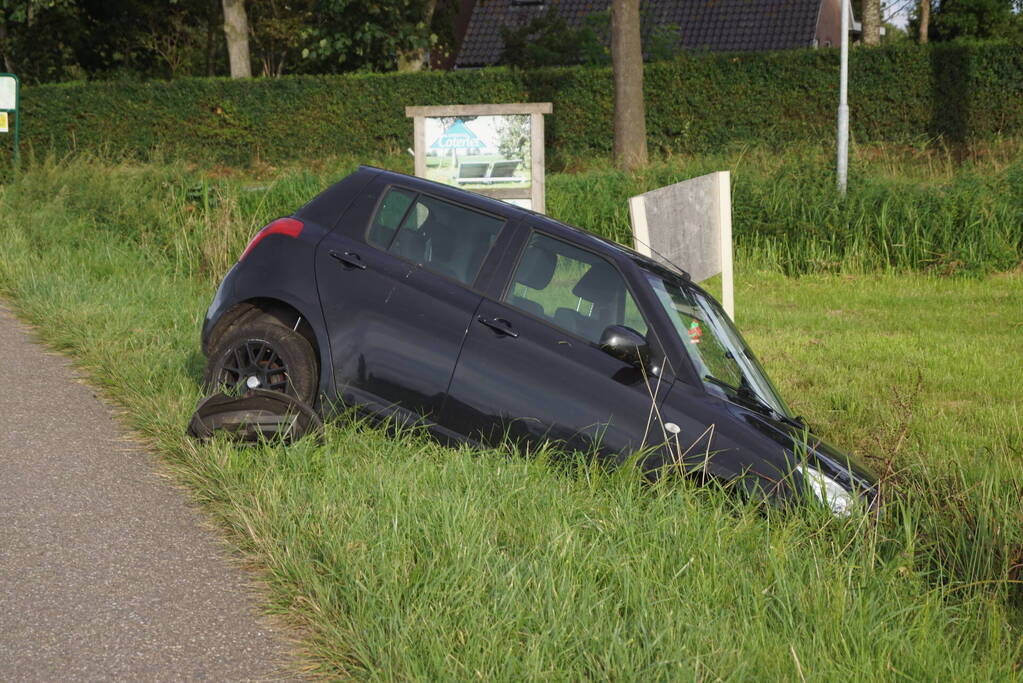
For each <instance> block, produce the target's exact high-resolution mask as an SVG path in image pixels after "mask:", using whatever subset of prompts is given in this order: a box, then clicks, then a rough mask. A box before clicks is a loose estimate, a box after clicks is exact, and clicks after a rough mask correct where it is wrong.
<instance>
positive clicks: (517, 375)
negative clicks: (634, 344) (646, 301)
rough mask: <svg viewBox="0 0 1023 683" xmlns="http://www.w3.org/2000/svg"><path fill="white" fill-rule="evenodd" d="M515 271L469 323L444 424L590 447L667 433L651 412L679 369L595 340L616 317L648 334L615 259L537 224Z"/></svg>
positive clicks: (613, 449)
mask: <svg viewBox="0 0 1023 683" xmlns="http://www.w3.org/2000/svg"><path fill="white" fill-rule="evenodd" d="M507 273H508V274H507V276H506V279H505V285H504V288H503V291H501V292H500V293H499V294H497V295H496V297H495V298H486V299H484V300H483V302H482V303H481V305H480V307H479V310H478V312H477V315H476V316H475V317H474V319H473V323H472V325H471V326H470V329H469V333H468V335H467V336H466V340H465V344H464V345H463V348H462V353H461V356H460V357H459V360H458V365H457V366H456V368H455V373H454V376H453V377H452V380H451V387H450V389H449V391H448V401H447V403H446V404H445V407H444V412H443V414H442V422H443V424H445V425H446V426H447V427H449V428H451V429H453V430H455V431H457V432H460V433H462V434H465V435H468V436H471V437H473V438H476V439H479V440H482V441H484V442H488V443H496V442H500V441H501V440H502V439H503V438H504V436H505V435H508V436H510V437H511V438H512V439H513V440H515V441H520V442H526V443H530V444H534V445H536V444H539V443H542V442H543V441H545V440H551V441H555V442H558V443H559V444H560V445H561V446H562V447H563V448H567V449H571V450H579V451H584V452H590V451H592V450H593V449H596V450H598V451H600V452H604V453H629V452H632V451H634V450H636V449H639V448H641V447H642V446H643V445H644V437H647V438H646V439H645V442H646V445H649V444H650V443H660V442H661V441H663V436H661V438H660V439H657V438H655V437H654V435H653V432H658V434H657V436H660V434H659V430H658V429H657V427H656V423H655V422H654V421H653V420H652V413H653V406H654V405H655V404H658V403H660V401H661V400H663V397H664V396H665V395H666V394H667V391H668V389H669V388H670V385H671V382H672V380H671V377H670V376H668V375H667V374H665V375H662V376H661V377H647V376H646V373H645V372H644V371H643V370H642V369H640V368H637V367H635V366H633V365H630V364H628V363H625V362H623V361H621V360H618V359H616V358H614V357H612V356H611V355H609V354H608V353H606V352H605V351H602V350H601V349H600V348H599V346H598V343H597V342H598V341H599V339H600V335H601V333H602V332H603V330H604V328H605V327H607V326H608V325H615V324H619V325H627V326H629V327H632V328H634V329H636V330H637V331H638V332H640V333H641V334H644V335H645V334H646V333H647V329H646V322H645V319H644V317H643V315H642V314H641V313H640V311H639V309H638V307H637V306H636V304H635V300H634V298H633V296H632V294H631V293H630V291H629V289H628V287H627V285H626V283H625V280H624V279H623V277H622V274H621V272H620V271H619V270H618V268H617V267H616V266H615V265H614V263H613V262H612V261H611V260H609V259H608V258H605V257H604V256H602V255H600V254H597V253H594V252H592V251H589V250H587V249H584V248H582V247H581V246H579V245H576V244H572V243H569V242H566V241H563V240H560V239H557V238H555V237H554V236H552V235H548V234H545V233H543V232H540V231H537V230H534V231H532V233H531V234H530V236H529V237H528V239H527V240H526V242H525V245H524V248H523V249H522V250H521V253H520V256H519V258H518V261H517V263H515V264H514V265H513V266H512V267H510V268H508V269H507Z"/></svg>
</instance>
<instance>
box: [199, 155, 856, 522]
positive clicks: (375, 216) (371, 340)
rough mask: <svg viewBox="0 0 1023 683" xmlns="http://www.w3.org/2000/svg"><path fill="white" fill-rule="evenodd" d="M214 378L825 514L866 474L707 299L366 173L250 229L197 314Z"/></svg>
mask: <svg viewBox="0 0 1023 683" xmlns="http://www.w3.org/2000/svg"><path fill="white" fill-rule="evenodd" d="M202 347H203V351H204V352H205V354H206V356H207V357H208V358H209V364H208V366H207V369H206V380H207V382H208V384H209V385H210V386H222V385H226V386H229V387H233V388H237V389H240V390H244V389H246V388H249V389H256V388H261V389H271V390H277V391H283V392H287V393H290V394H292V395H293V396H296V397H297V398H299V399H301V400H302V401H304V402H306V403H309V404H313V405H317V406H318V407H319V408H320V409H321V410H323V411H325V412H329V411H330V410H332V409H334V408H336V407H337V406H353V407H356V408H358V409H360V410H362V411H365V412H367V413H368V414H370V415H372V416H374V417H377V418H390V419H393V420H396V421H398V422H399V423H403V424H404V423H408V424H425V425H426V426H427V427H428V428H429V429H430V430H431V431H432V432H433V433H434V434H436V435H437V436H439V437H441V438H444V439H447V440H453V441H470V442H473V443H480V444H493V443H498V442H502V441H503V440H504V439H506V438H508V437H510V438H511V439H513V440H514V441H515V442H517V443H520V444H523V445H526V446H527V447H528V446H530V445H538V444H540V443H543V442H548V441H550V442H554V443H556V444H557V445H558V446H559V447H560V448H563V449H566V450H577V451H584V452H595V453H598V454H600V455H601V456H604V457H609V458H614V459H617V460H622V459H624V458H626V457H628V456H629V455H631V454H634V453H637V452H638V453H639V454H640V457H641V459H642V466H643V467H644V468H645V469H646V470H648V471H650V472H658V471H663V470H662V468H663V467H674V466H677V467H680V468H681V469H682V470H684V471H686V472H700V473H702V475H703V476H706V477H712V478H714V479H717V480H719V481H726V482H728V481H734V482H736V483H737V484H738V485H739V487H740V488H741V489H742V490H746V491H749V492H751V493H753V492H759V493H763V494H767V495H768V496H770V497H771V498H772V499H775V500H779V501H783V500H787V499H790V498H792V497H794V496H798V497H802V496H804V495H805V494H806V493H807V492H808V491H809V492H810V493H811V495H812V496H814V497H816V498H817V499H819V500H820V501H821V502H823V503H824V504H826V505H827V506H829V507H830V508H831V509H832V510H833V511H834V512H835V513H836V514H846V513H847V512H848V511H849V510H850V509H851V507H852V506H853V505H854V501H855V500H856V499H858V498H863V499H865V500H866V501H867V502H870V501H872V500H873V498H874V491H875V484H874V479H873V477H872V476H871V475H870V474H869V472H868V471H867V470H866V469H865V468H864V467H862V466H861V465H859V464H857V463H856V462H855V461H854V460H852V459H851V458H850V457H849V456H848V455H846V454H844V453H841V452H840V451H837V450H835V449H834V448H832V447H830V446H828V445H826V444H825V443H823V442H822V441H820V440H818V439H817V438H816V437H814V436H813V435H812V434H811V433H810V431H809V430H808V428H807V427H806V425H805V424H804V423H803V422H802V421H801V420H800V419H798V418H795V417H793V416H792V415H791V414H790V412H789V409H788V408H787V406H786V405H785V402H784V401H783V400H782V398H781V396H779V395H778V392H777V390H776V389H775V387H774V385H773V384H772V383H771V381H770V379H768V377H767V375H766V373H765V372H764V370H763V369H762V368H761V366H760V364H759V363H758V362H757V360H756V357H755V356H754V355H753V353H752V352H751V351H750V349H749V347H748V346H747V344H746V343H745V341H743V339H742V337H741V335H740V334H739V333H738V331H737V330H736V329H735V327H734V326H733V324H732V322H731V321H730V320H729V318H728V316H727V315H726V314H725V313H724V311H723V310H722V309H721V307H720V306H719V305H718V303H717V302H716V301H714V299H713V298H712V297H711V296H709V295H708V294H707V293H706V292H705V291H703V290H702V289H701V288H700V287H698V286H696V285H695V284H693V283H692V282H690V280H689V277H688V276H687V275H686V274H685V273H683V272H681V271H678V270H675V269H672V268H669V267H665V266H664V265H661V264H659V263H657V262H655V261H653V260H651V259H649V258H647V257H645V256H642V255H640V254H637V253H636V252H634V251H632V250H630V249H627V248H625V247H623V246H621V245H618V244H615V243H613V242H610V241H608V240H605V239H602V238H600V237H597V236H595V235H592V234H590V233H588V232H585V231H583V230H579V229H577V228H573V227H570V226H568V225H565V224H563V223H559V222H558V221H555V220H552V219H550V218H548V217H546V216H542V215H539V214H536V213H533V212H530V211H527V210H525V209H521V208H518V207H515V206H513V205H511V204H507V203H504V202H500V201H497V200H494V199H490V198H487V197H483V196H480V195H477V194H473V193H471V192H466V191H463V190H459V189H457V188H453V187H449V186H446V185H440V184H437V183H433V182H430V181H427V180H423V179H420V178H414V177H410V176H406V175H402V174H398V173H393V172H389V171H384V170H380V169H376V168H369V167H361V168H360V169H359V170H358V171H356V172H355V173H353V174H352V175H350V176H348V177H346V178H344V179H343V180H341V181H340V182H338V183H337V184H335V185H333V186H332V187H330V188H328V189H327V190H325V191H324V192H323V193H321V194H320V195H319V196H317V197H316V198H315V199H313V200H312V201H311V202H309V203H308V204H306V205H305V206H304V207H302V208H301V209H299V210H298V211H296V212H295V213H294V215H292V216H290V217H287V218H280V219H278V220H276V221H274V222H272V223H270V224H269V225H267V226H266V227H265V228H263V229H262V230H261V231H260V232H259V233H258V234H257V235H256V236H255V237H254V238H253V240H252V242H251V243H250V244H249V246H248V247H247V248H246V249H245V251H244V253H243V254H242V256H241V258H240V259H239V261H238V263H237V264H235V266H234V267H233V268H232V269H231V271H230V272H229V273H228V274H227V276H226V277H225V278H224V281H223V282H222V283H221V285H220V288H219V290H218V291H217V294H216V297H215V298H214V300H213V303H212V304H211V306H210V308H209V311H208V312H207V315H206V320H205V323H204V325H203V331H202Z"/></svg>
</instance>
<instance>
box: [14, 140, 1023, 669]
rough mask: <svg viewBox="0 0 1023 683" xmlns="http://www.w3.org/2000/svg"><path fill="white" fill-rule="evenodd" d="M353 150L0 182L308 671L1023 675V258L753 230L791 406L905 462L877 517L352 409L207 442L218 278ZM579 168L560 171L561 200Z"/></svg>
mask: <svg viewBox="0 0 1023 683" xmlns="http://www.w3.org/2000/svg"><path fill="white" fill-rule="evenodd" d="M336 171H337V169H321V170H317V171H294V172H285V173H280V174H275V175H277V176H278V178H277V179H276V180H274V181H273V182H269V183H265V182H264V181H262V180H258V179H256V180H253V179H252V177H241V176H235V175H227V176H225V175H224V174H219V175H211V174H210V173H199V172H197V171H195V170H189V169H186V168H184V167H182V166H176V165H147V166H136V165H126V164H124V165H122V164H109V163H104V162H100V161H98V160H84V159H83V160H72V161H67V162H63V163H59V164H55V163H43V164H38V165H35V166H32V167H30V168H28V169H26V171H25V172H24V174H23V175H22V176H21V177H20V178H19V179H18V180H17V181H16V182H13V183H10V184H8V185H7V186H6V187H4V188H3V190H2V194H0V235H2V239H3V244H4V248H3V250H2V251H0V291H2V292H3V293H4V295H5V296H7V297H9V298H10V299H11V300H12V302H13V304H14V307H15V308H16V310H17V311H18V312H19V314H20V315H22V316H23V317H25V318H27V319H29V320H31V321H33V322H34V323H36V324H37V325H38V326H39V330H40V334H41V335H42V336H43V338H44V339H45V340H46V341H47V342H48V343H49V344H51V345H53V346H55V347H56V348H59V349H61V350H64V351H66V352H68V353H70V354H71V355H73V356H74V357H75V359H76V361H77V362H78V364H79V365H80V366H81V367H82V368H83V369H84V370H85V371H86V372H87V373H88V375H89V377H90V378H91V380H92V381H93V382H94V383H95V384H96V386H98V387H99V388H101V389H102V390H103V391H104V393H105V394H106V395H107V396H108V397H109V398H110V399H111V400H113V401H114V402H116V403H117V404H118V405H120V406H122V407H123V408H124V409H125V411H126V412H125V420H126V421H127V422H128V424H129V425H130V426H131V427H132V428H133V429H135V430H136V431H137V432H138V433H139V434H140V435H141V436H142V437H143V438H145V439H146V440H147V441H148V442H149V444H150V445H151V446H152V447H153V448H155V449H156V450H157V451H158V452H160V453H161V454H162V456H163V457H164V460H165V462H166V463H167V464H168V466H169V467H171V468H172V469H173V470H174V472H175V473H176V475H177V476H178V478H179V479H180V480H181V481H183V482H185V483H186V484H187V485H188V487H189V489H190V491H191V492H192V495H193V496H194V497H195V498H196V500H198V501H199V502H200V503H201V504H202V505H203V506H204V508H205V509H206V510H207V511H208V513H209V514H210V515H211V516H212V517H214V518H215V519H217V520H218V521H219V522H220V523H221V524H222V525H223V526H224V528H225V529H226V530H227V535H228V538H229V539H230V540H231V542H232V543H234V544H235V545H236V547H237V548H238V549H239V550H240V551H241V552H242V553H244V554H245V555H247V556H248V557H249V558H251V559H252V561H253V562H254V564H255V565H256V566H258V567H260V569H261V571H262V573H263V575H264V577H265V578H266V580H267V584H268V586H269V598H268V605H267V608H268V609H270V610H272V611H275V612H277V613H280V614H282V615H285V616H286V617H287V618H288V619H290V620H291V621H292V622H293V623H296V624H297V625H299V626H301V627H302V628H303V629H304V631H305V632H306V633H308V640H307V642H306V646H307V648H308V650H309V653H310V656H311V658H312V660H313V662H314V663H315V665H316V666H317V667H318V668H319V670H320V671H322V672H323V673H325V674H327V675H331V676H352V677H355V678H359V679H376V680H394V679H403V680H404V679H413V678H414V679H464V678H467V677H484V678H496V679H544V680H546V679H550V678H573V679H576V678H595V677H600V678H616V679H635V680H649V679H651V678H654V679H668V678H672V679H674V678H680V677H690V676H692V677H694V678H696V677H701V678H702V677H715V678H717V677H722V678H732V677H734V678H767V677H770V678H781V677H786V678H794V677H797V676H806V677H815V678H839V677H841V678H843V679H848V678H850V677H853V678H856V679H859V678H864V679H880V678H884V679H889V678H892V677H895V676H900V675H901V676H907V677H910V678H913V679H936V678H939V677H943V678H944V677H954V678H956V679H959V678H963V679H983V680H990V679H1004V678H1012V677H1015V676H1018V675H1019V670H1020V666H1021V662H1023V644H1021V640H1020V633H1021V631H1020V629H1021V626H1023V623H1021V622H1023V617H1021V607H1023V605H1021V603H1020V600H1021V599H1020V593H1019V591H1018V590H1017V586H1018V584H1016V583H1013V582H1014V581H1018V580H1019V579H1020V576H1019V572H1020V564H1021V562H1023V557H1020V555H1019V550H1020V548H1021V547H1023V517H1021V514H1020V511H1019V499H1020V490H1019V483H1020V482H1021V481H1023V471H1021V467H1020V462H1021V459H1020V456H1021V455H1023V440H1021V439H1023V437H1021V434H1023V420H1021V417H1020V412H1021V411H1020V401H1019V399H1018V396H1017V394H1018V391H1017V389H1016V387H1015V377H1016V376H1018V369H1019V367H1020V365H1019V363H1020V351H1021V350H1023V349H1021V348H1020V345H1019V338H1020V337H1019V334H1020V330H1021V326H1023V318H1021V317H1020V316H1021V311H1023V307H1021V306H1020V302H1021V300H1023V278H1021V276H1020V275H1019V274H1011V273H1010V274H995V275H988V276H980V275H978V276H976V277H969V278H964V277H955V278H947V277H946V278H939V277H935V276H934V274H933V273H932V274H920V273H913V272H901V273H900V272H896V271H897V270H898V269H896V268H895V267H894V265H892V266H890V267H886V268H885V269H884V270H883V271H882V272H872V271H870V270H863V269H862V266H863V263H862V262H853V261H849V262H848V263H846V267H845V269H844V270H843V272H841V273H839V274H828V273H817V274H813V275H806V276H804V277H800V278H790V277H784V276H783V275H782V274H781V272H783V271H784V270H785V269H784V267H781V266H782V264H780V263H776V262H774V263H773V262H772V261H771V256H770V254H769V253H768V254H766V255H761V256H762V257H758V258H753V257H754V256H756V255H755V254H753V255H752V256H750V255H749V254H750V252H749V251H747V252H746V254H747V259H748V260H746V261H744V262H742V263H740V269H739V283H738V291H737V302H738V305H737V307H738V311H737V318H738V320H739V324H740V326H741V327H742V329H743V330H744V332H745V333H746V335H747V337H748V338H749V339H750V341H751V342H752V343H753V344H754V346H755V347H756V348H757V350H758V353H759V355H760V357H761V359H762V360H763V361H764V363H765V365H766V366H767V368H768V371H769V372H770V373H771V375H772V376H773V377H774V378H775V380H776V381H777V382H778V383H779V384H780V385H781V389H782V392H783V394H784V395H785V396H786V397H787V399H788V400H789V401H790V403H791V404H792V405H793V407H794V408H795V409H796V410H797V411H799V412H802V413H803V414H804V415H806V416H807V417H808V418H809V419H810V421H811V423H813V424H815V425H820V426H821V432H822V433H823V434H825V435H826V436H827V437H829V439H830V440H833V441H834V442H835V443H837V444H840V445H843V446H846V447H851V448H853V449H855V450H857V451H859V452H862V453H864V454H868V455H875V456H877V457H879V458H880V461H879V462H880V463H882V464H890V466H891V468H892V469H893V471H894V473H895V474H894V475H893V476H894V479H893V481H894V483H895V485H896V486H897V487H898V489H899V491H900V498H901V502H900V503H899V504H898V505H897V506H896V507H895V508H893V509H892V513H891V514H890V515H888V516H886V517H885V518H884V519H882V520H881V521H880V522H879V523H870V522H866V521H864V520H859V519H853V520H849V521H846V522H843V521H836V520H832V519H830V518H828V517H827V516H826V515H825V514H823V513H820V514H815V513H813V512H811V511H807V512H806V514H798V515H791V514H790V515H786V514H777V513H774V512H768V513H766V514H765V513H763V512H762V511H759V510H757V509H755V508H751V507H746V506H743V505H740V504H738V503H737V502H736V501H734V500H732V499H730V498H729V497H728V496H725V495H722V494H721V493H720V492H718V491H714V490H708V489H700V488H696V487H693V486H690V485H688V484H686V483H674V484H671V485H669V484H668V483H665V484H661V485H658V486H656V487H654V488H652V489H651V488H649V487H646V486H644V485H643V484H642V483H641V482H640V480H639V478H638V476H637V475H636V473H635V472H633V471H630V470H619V471H616V472H611V473H608V472H603V471H601V470H599V469H596V468H592V467H587V466H584V465H578V466H576V467H574V468H568V469H567V470H566V469H565V468H559V467H553V466H551V465H550V464H549V463H547V462H546V460H545V458H544V457H538V458H535V459H524V458H508V457H507V456H506V455H505V454H503V453H499V452H485V453H472V452H470V451H468V450H465V449H462V450H452V449H448V448H444V447H441V446H439V445H438V444H435V443H433V442H431V441H429V440H428V439H425V438H423V437H422V435H419V434H416V433H402V434H399V435H397V436H389V435H387V434H385V433H384V432H382V431H380V430H378V429H373V428H370V427H367V426H366V425H364V424H360V423H359V422H357V421H350V420H341V421H338V422H335V423H333V424H331V425H329V427H328V431H327V435H326V439H325V442H324V444H323V445H315V444H312V443H300V444H297V445H295V446H292V447H289V448H281V447H274V446H271V445H267V446H262V447H257V448H236V447H234V446H231V445H230V444H227V443H223V442H214V443H212V444H208V445H203V446H198V445H196V444H194V443H193V442H191V441H189V440H188V439H186V438H185V437H184V426H185V424H186V422H187V419H188V416H189V414H190V412H191V410H192V408H193V407H194V405H195V403H196V401H197V400H198V398H199V388H198V379H199V377H200V373H201V368H202V365H203V362H204V359H203V358H202V357H201V356H200V355H199V351H198V327H199V322H200V320H201V317H202V314H203V311H204V309H205V306H206V305H207V304H208V302H209V299H210V297H211V295H212V291H213V287H214V286H215V284H216V281H217V279H218V278H219V276H220V275H221V273H222V272H223V270H224V269H226V267H227V265H229V264H230V262H232V261H233V260H234V258H235V257H236V255H237V253H239V252H240V250H241V248H242V247H243V246H244V242H245V240H247V239H248V237H250V236H251V234H252V233H253V232H254V231H255V230H256V229H257V228H258V227H259V226H260V225H262V223H263V222H265V220H266V219H268V218H270V217H272V216H275V215H280V214H285V213H289V212H290V211H291V210H293V208H294V207H295V206H297V205H298V204H299V203H301V202H302V201H305V200H306V199H308V198H309V197H310V196H312V194H314V193H315V192H316V191H318V190H319V189H320V188H321V187H322V184H323V178H324V176H325V175H331V174H332V173H335V172H336ZM575 181H576V179H574V178H568V179H564V180H563V181H560V180H555V179H554V178H552V182H551V187H552V196H553V195H554V194H555V193H554V192H553V188H555V187H556V186H557V184H558V182H565V183H572V182H575ZM261 184H265V185H267V186H268V189H266V190H256V191H252V190H251V187H252V186H253V185H261ZM552 201H553V200H552ZM566 206H567V204H566ZM576 222H579V223H580V224H586V222H585V221H583V220H577V221H576ZM751 264H755V265H757V267H758V268H760V269H759V270H754V268H753V265H751ZM764 264H767V266H764Z"/></svg>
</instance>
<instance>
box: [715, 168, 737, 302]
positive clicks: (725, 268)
mask: <svg viewBox="0 0 1023 683" xmlns="http://www.w3.org/2000/svg"><path fill="white" fill-rule="evenodd" d="M717 181H718V229H719V230H720V231H721V244H720V245H719V248H720V249H721V305H722V306H723V307H724V309H725V313H727V314H728V317H729V318H731V319H732V322H735V285H734V284H733V280H732V174H731V173H730V172H729V171H719V172H718V173H717Z"/></svg>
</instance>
